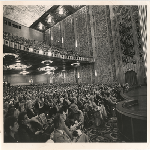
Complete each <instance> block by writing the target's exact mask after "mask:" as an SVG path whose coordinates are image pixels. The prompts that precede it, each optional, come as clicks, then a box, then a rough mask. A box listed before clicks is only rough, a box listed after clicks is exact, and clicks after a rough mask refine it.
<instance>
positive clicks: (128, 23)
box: [111, 5, 143, 84]
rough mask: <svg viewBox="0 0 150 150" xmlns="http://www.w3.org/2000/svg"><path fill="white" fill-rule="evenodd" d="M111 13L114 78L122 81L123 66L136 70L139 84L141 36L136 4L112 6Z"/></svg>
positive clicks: (140, 76) (124, 70)
mask: <svg viewBox="0 0 150 150" xmlns="http://www.w3.org/2000/svg"><path fill="white" fill-rule="evenodd" d="M113 13H114V17H113V18H112V19H111V23H112V30H113V34H112V36H113V38H112V39H113V43H114V44H113V45H114V53H115V67H116V78H117V80H118V82H121V83H124V82H125V74H124V73H125V72H126V69H125V68H127V69H129V70H136V71H137V77H138V82H139V84H141V83H142V82H143V81H142V80H143V79H142V75H143V69H141V68H142V67H141V66H142V50H141V47H142V46H141V45H142V42H141V39H142V38H141V33H140V32H141V29H140V23H139V16H138V6H125V5H124V6H113ZM128 64H132V65H128ZM126 66H128V67H126ZM132 66H134V67H132Z"/></svg>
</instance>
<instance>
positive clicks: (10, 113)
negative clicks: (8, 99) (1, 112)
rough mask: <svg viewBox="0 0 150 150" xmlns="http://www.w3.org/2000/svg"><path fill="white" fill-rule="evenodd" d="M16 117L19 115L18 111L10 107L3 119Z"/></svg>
mask: <svg viewBox="0 0 150 150" xmlns="http://www.w3.org/2000/svg"><path fill="white" fill-rule="evenodd" d="M18 115H19V111H18V109H16V108H14V107H11V108H10V109H9V110H8V112H7V114H6V116H5V118H7V117H9V116H13V117H15V118H18Z"/></svg>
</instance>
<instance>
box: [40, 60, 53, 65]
mask: <svg viewBox="0 0 150 150" xmlns="http://www.w3.org/2000/svg"><path fill="white" fill-rule="evenodd" d="M52 62H53V61H51V60H44V61H42V62H41V63H42V64H44V63H52Z"/></svg>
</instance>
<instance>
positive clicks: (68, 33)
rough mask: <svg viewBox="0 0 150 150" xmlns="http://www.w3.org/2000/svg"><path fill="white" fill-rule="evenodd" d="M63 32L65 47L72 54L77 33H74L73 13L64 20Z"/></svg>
mask: <svg viewBox="0 0 150 150" xmlns="http://www.w3.org/2000/svg"><path fill="white" fill-rule="evenodd" d="M62 26H63V27H62V32H63V35H62V37H63V41H64V48H65V50H66V51H68V52H70V53H71V54H72V53H74V51H75V34H74V18H73V15H71V16H68V17H67V18H65V19H64V20H63V21H62Z"/></svg>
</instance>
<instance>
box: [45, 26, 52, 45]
mask: <svg viewBox="0 0 150 150" xmlns="http://www.w3.org/2000/svg"><path fill="white" fill-rule="evenodd" d="M44 34H45V35H44V41H45V44H46V45H51V30H50V28H49V29H48V30H46V31H45V33H44Z"/></svg>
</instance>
